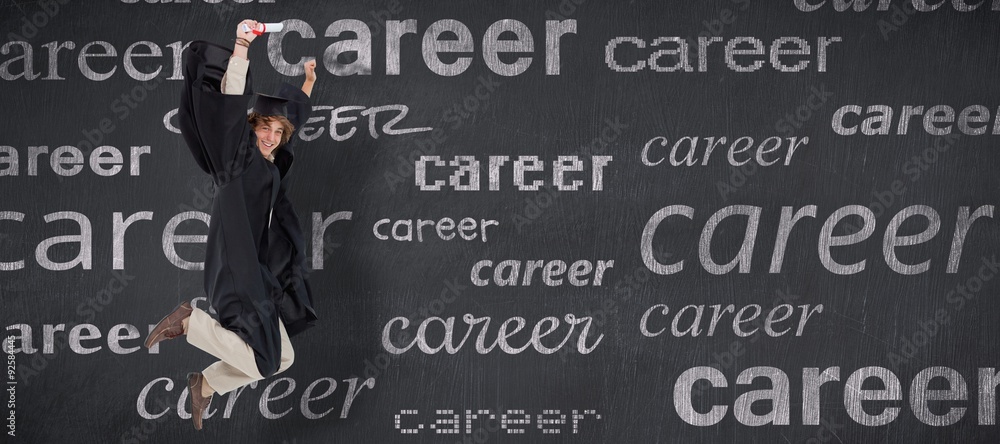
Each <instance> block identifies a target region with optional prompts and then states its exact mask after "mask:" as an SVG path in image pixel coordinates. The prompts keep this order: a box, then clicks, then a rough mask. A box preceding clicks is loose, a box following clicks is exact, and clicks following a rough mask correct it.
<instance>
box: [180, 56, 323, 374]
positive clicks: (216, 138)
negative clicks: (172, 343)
mask: <svg viewBox="0 0 1000 444" xmlns="http://www.w3.org/2000/svg"><path fill="white" fill-rule="evenodd" d="M232 54H233V53H232V50H231V49H228V48H225V47H223V46H219V45H217V44H214V43H210V42H205V41H194V42H191V44H190V46H189V47H188V48H187V49H186V50H185V51H184V55H183V70H184V89H183V92H182V95H181V101H180V108H179V110H178V121H179V125H178V126H179V128H180V130H181V134H182V135H183V136H184V140H185V141H186V142H187V145H188V148H189V149H190V150H191V153H192V154H193V155H194V159H195V161H196V162H197V163H198V166H199V167H201V169H202V170H203V171H205V172H206V173H208V174H211V176H212V180H213V181H214V182H215V198H214V201H213V203H212V218H211V222H210V223H209V229H208V240H207V244H206V256H205V292H206V293H207V295H208V300H209V303H210V304H211V305H212V308H214V309H215V311H216V312H217V313H218V314H219V323H221V324H222V325H223V326H224V327H225V328H226V329H228V330H231V331H233V332H234V333H236V334H237V335H239V336H240V337H241V338H243V340H244V341H246V342H247V344H248V345H250V347H251V348H252V349H253V351H254V357H255V359H256V363H257V369H258V370H259V371H260V374H261V375H262V376H264V377H268V376H271V375H273V374H274V373H275V372H276V371H277V369H278V365H279V364H280V358H281V336H280V332H279V329H278V317H279V316H280V317H281V321H282V323H284V325H285V330H286V331H287V332H288V335H289V336H294V335H297V334H298V333H301V332H302V331H304V330H306V329H307V328H309V327H312V326H313V325H314V323H315V321H316V319H317V318H316V312H315V311H314V310H313V307H312V291H311V288H310V286H309V282H308V279H307V275H308V273H309V272H308V271H307V270H306V262H305V261H306V259H305V240H304V236H303V235H302V231H301V228H300V225H299V220H298V218H297V217H296V215H295V212H294V210H293V209H292V205H291V202H289V200H288V197H287V195H286V184H287V180H286V178H287V176H288V171H289V168H290V167H291V165H292V162H293V160H294V157H295V156H294V149H293V143H292V140H294V137H293V138H292V139H291V140H290V141H289V143H288V144H286V145H283V146H281V147H280V148H279V149H278V150H276V151H275V152H274V155H275V161H274V163H271V162H269V161H268V160H267V159H265V158H264V156H262V155H261V154H260V151H259V149H258V148H257V137H256V134H255V133H254V132H253V128H251V126H250V124H249V123H248V122H247V109H248V108H249V107H250V104H251V101H252V99H253V97H254V96H253V90H252V87H251V85H252V84H253V78H252V77H251V73H250V70H249V69H248V70H247V76H246V89H245V91H244V94H242V95H227V94H223V93H222V90H221V87H220V84H221V81H222V76H223V74H225V72H226V68H227V67H228V62H229V57H230V56H232ZM277 95H278V96H281V97H285V98H289V99H292V100H293V101H292V102H290V104H289V106H288V109H289V116H288V117H289V120H290V121H291V122H292V124H293V125H295V128H296V130H297V129H298V128H300V126H301V125H302V124H303V123H305V121H306V120H307V119H308V118H309V114H310V112H311V111H312V106H311V104H310V101H309V96H307V95H306V94H305V93H303V92H302V91H301V90H300V89H298V88H295V87H293V86H291V85H289V84H287V83H283V84H282V86H281V90H280V92H279V93H278V94H277ZM293 136H294V134H293ZM269 218H270V224H269V223H268V222H269Z"/></svg>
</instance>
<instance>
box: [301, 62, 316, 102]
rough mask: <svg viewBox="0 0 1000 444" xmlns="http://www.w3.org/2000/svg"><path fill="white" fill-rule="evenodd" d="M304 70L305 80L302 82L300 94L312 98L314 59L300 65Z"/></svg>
mask: <svg viewBox="0 0 1000 444" xmlns="http://www.w3.org/2000/svg"><path fill="white" fill-rule="evenodd" d="M302 66H303V67H304V68H305V69H306V80H305V82H302V92H304V93H306V95H307V96H310V97H312V90H313V84H315V83H316V59H312V60H310V61H308V62H306V63H305V64H303V65H302Z"/></svg>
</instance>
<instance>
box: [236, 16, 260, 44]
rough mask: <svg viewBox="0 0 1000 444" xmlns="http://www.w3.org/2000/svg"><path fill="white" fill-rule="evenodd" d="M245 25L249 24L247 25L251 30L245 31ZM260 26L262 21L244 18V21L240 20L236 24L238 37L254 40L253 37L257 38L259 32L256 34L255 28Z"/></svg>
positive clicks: (249, 40)
mask: <svg viewBox="0 0 1000 444" xmlns="http://www.w3.org/2000/svg"><path fill="white" fill-rule="evenodd" d="M243 25H247V27H248V28H250V31H247V32H244V31H243ZM259 27H260V22H258V21H256V20H250V19H246V20H243V21H242V22H240V24H239V25H236V37H237V38H244V39H247V41H248V42H252V41H253V39H255V38H257V34H254V33H253V30H254V29H257V28H259Z"/></svg>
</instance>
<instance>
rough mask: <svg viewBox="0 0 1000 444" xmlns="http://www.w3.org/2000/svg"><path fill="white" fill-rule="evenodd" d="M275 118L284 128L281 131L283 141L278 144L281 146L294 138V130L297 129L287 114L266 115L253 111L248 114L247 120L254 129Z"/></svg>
mask: <svg viewBox="0 0 1000 444" xmlns="http://www.w3.org/2000/svg"><path fill="white" fill-rule="evenodd" d="M275 120H276V121H278V123H280V124H281V126H282V128H284V131H283V132H282V133H281V143H280V144H278V147H279V148H280V147H281V146H282V145H284V144H286V143H288V141H289V140H290V139H291V138H292V131H295V125H292V122H289V121H288V119H287V118H286V117H285V116H265V115H263V114H260V113H256V112H251V113H250V115H249V116H247V121H248V122H250V127H251V128H253V129H254V130H257V127H258V126H260V125H266V124H269V123H271V122H272V121H275Z"/></svg>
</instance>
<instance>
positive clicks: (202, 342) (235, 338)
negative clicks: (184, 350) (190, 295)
mask: <svg viewBox="0 0 1000 444" xmlns="http://www.w3.org/2000/svg"><path fill="white" fill-rule="evenodd" d="M278 328H279V330H280V331H281V363H280V364H279V365H278V371H277V373H281V372H283V371H285V370H287V369H288V367H291V365H292V361H293V360H294V359H295V352H294V351H293V350H292V343H291V342H290V341H289V340H288V332H286V331H285V324H284V323H282V322H281V318H280V317H279V318H278ZM187 341H188V343H189V344H191V345H193V346H195V347H198V348H200V349H202V350H204V351H205V352H207V353H209V354H211V355H212V356H215V357H216V358H219V359H221V361H218V362H216V363H214V364H212V365H210V366H208V367H207V368H205V370H202V372H201V373H202V375H204V376H205V380H206V381H208V385H209V386H211V387H212V389H214V390H215V391H216V393H219V394H226V393H229V392H230V391H232V390H233V389H236V388H238V387H241V386H244V385H246V384H249V383H251V382H254V381H259V380H261V379H264V377H263V376H261V374H260V371H258V370H257V361H256V360H255V359H254V354H253V349H252V348H250V346H249V345H248V344H247V343H246V342H245V341H243V338H241V337H239V335H237V334H236V333H233V332H232V331H230V330H228V329H226V328H225V327H223V326H222V324H220V323H219V321H216V320H215V319H214V318H212V316H211V315H209V314H208V313H206V312H204V311H202V310H199V309H198V308H195V309H194V311H193V312H191V318H190V319H189V320H188V332H187Z"/></svg>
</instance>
